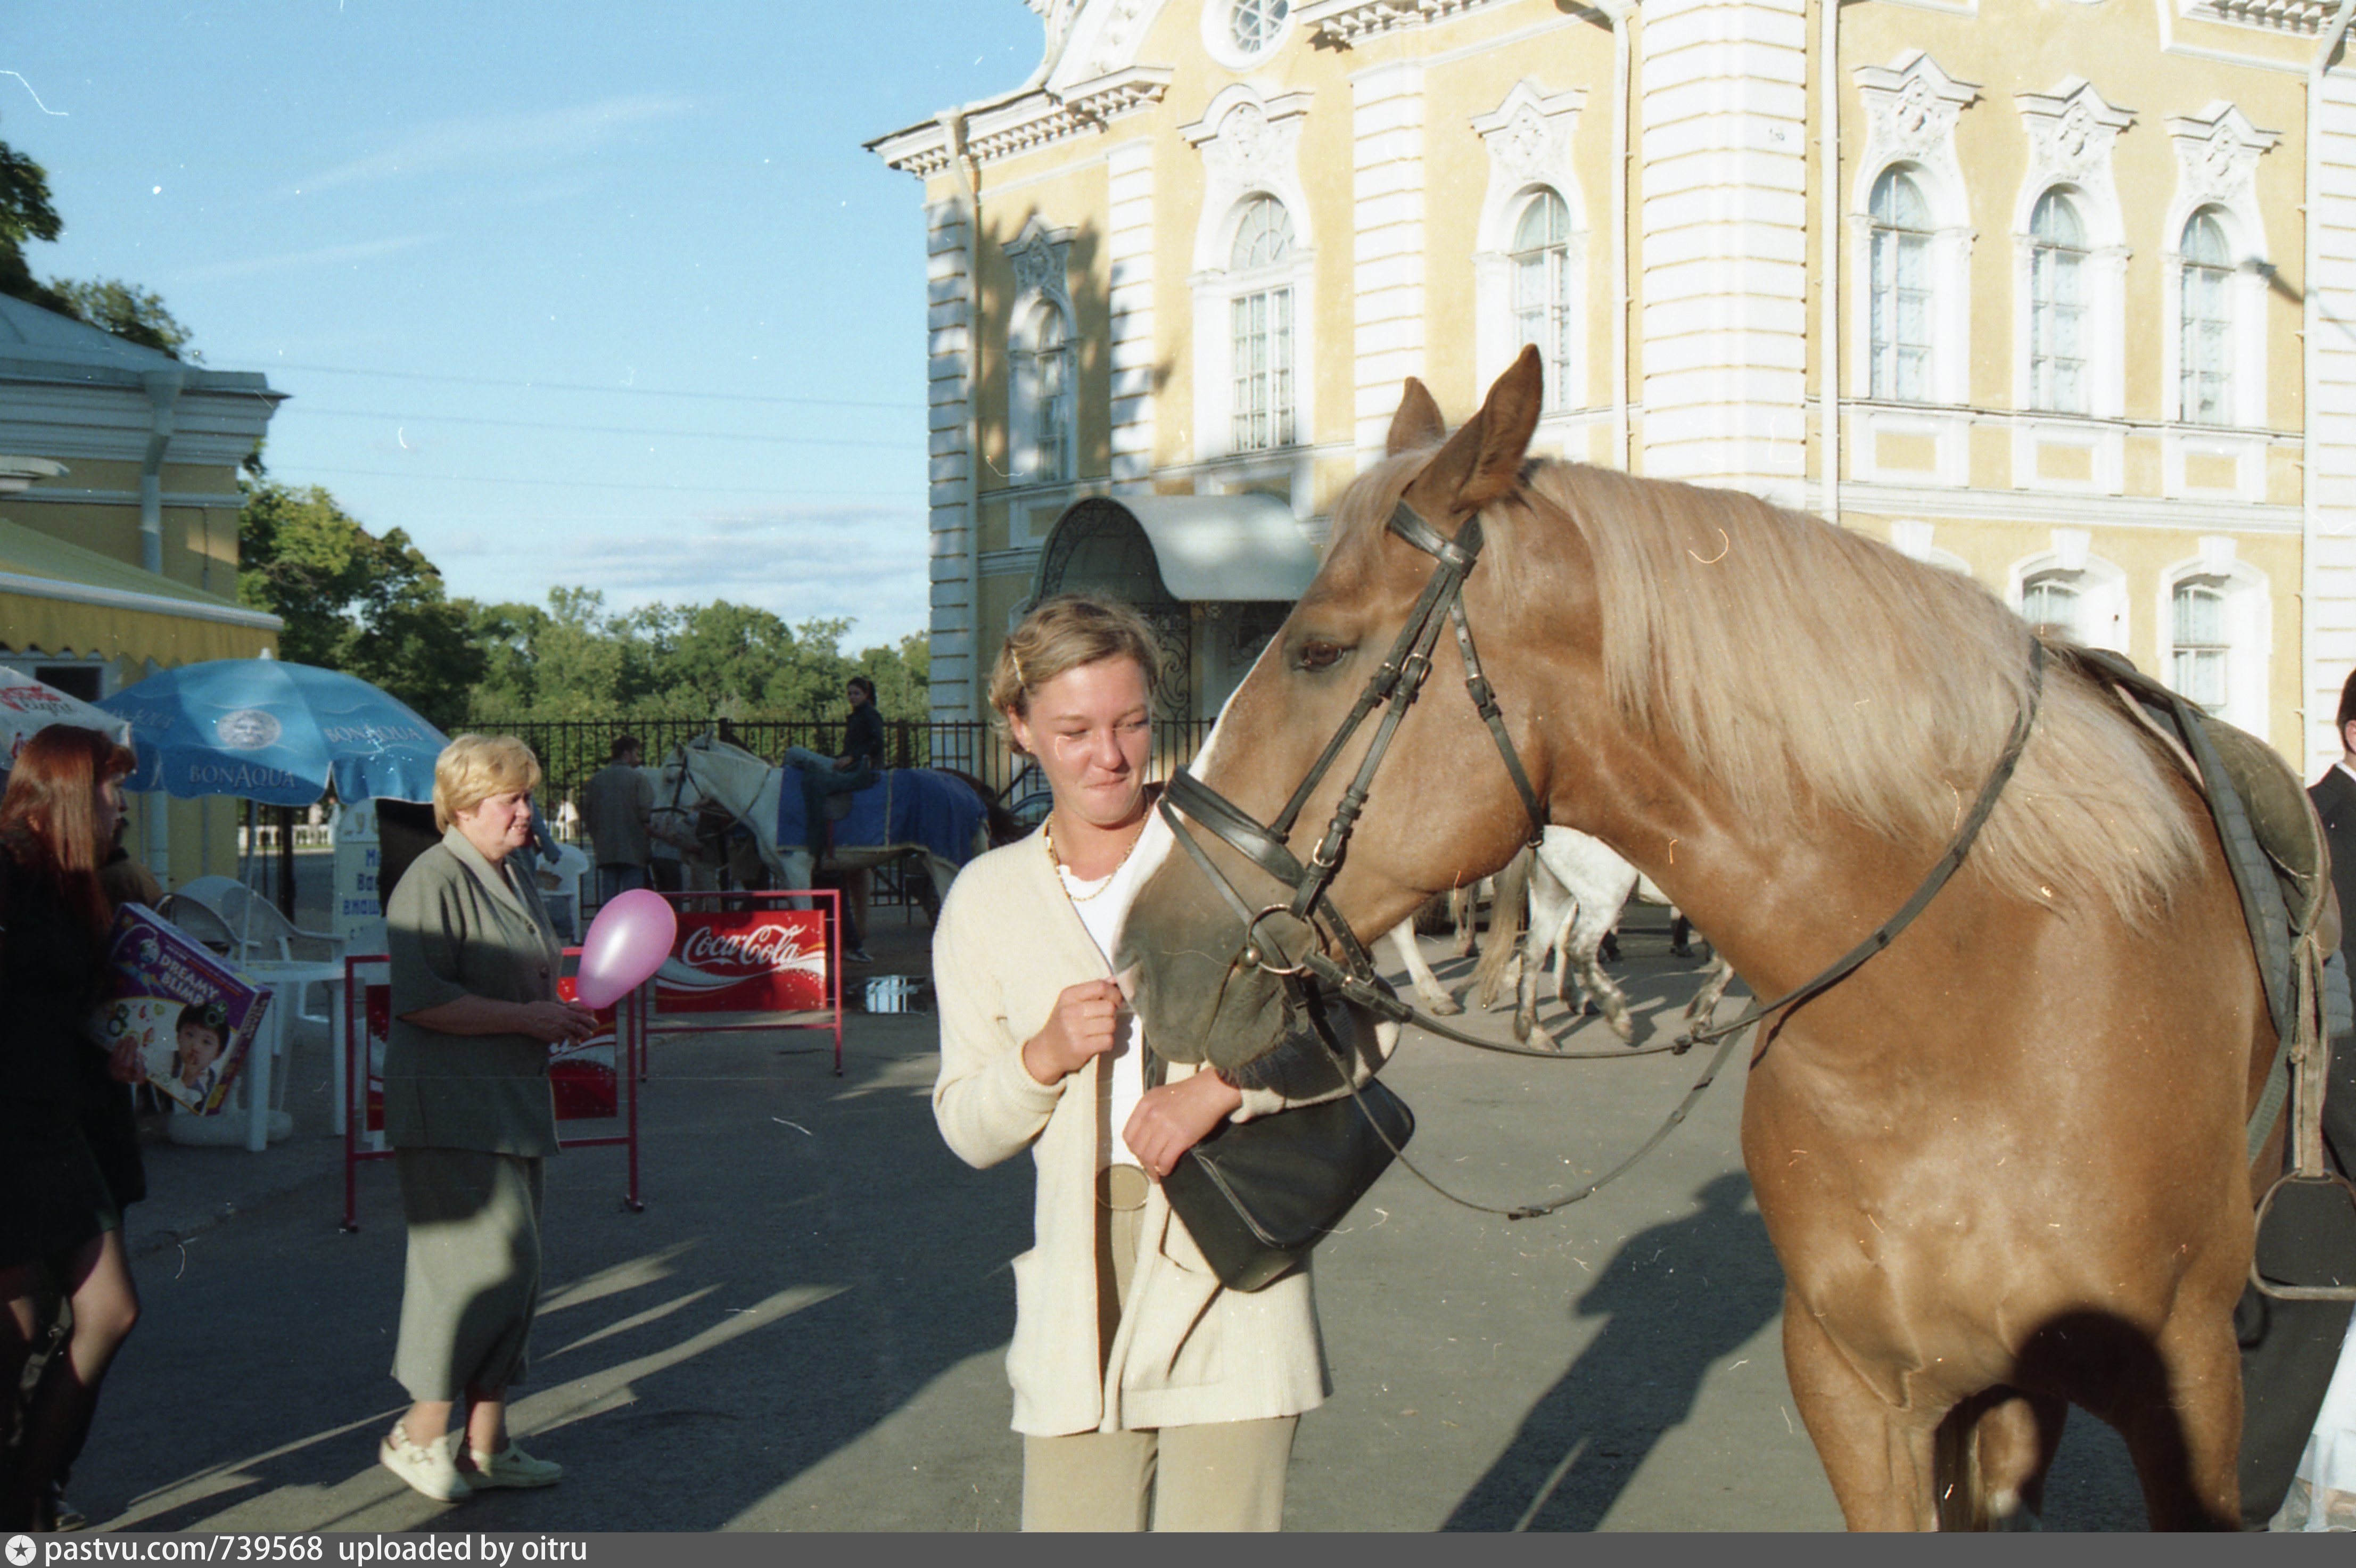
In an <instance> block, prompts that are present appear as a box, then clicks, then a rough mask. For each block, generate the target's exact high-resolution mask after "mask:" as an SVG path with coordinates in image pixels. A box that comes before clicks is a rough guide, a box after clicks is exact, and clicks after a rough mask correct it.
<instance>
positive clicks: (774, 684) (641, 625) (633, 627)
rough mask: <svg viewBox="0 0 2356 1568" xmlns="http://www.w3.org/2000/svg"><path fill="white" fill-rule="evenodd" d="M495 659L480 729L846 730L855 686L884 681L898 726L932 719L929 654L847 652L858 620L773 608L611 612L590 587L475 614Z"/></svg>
mask: <svg viewBox="0 0 2356 1568" xmlns="http://www.w3.org/2000/svg"><path fill="white" fill-rule="evenodd" d="M472 615H473V630H474V635H475V637H476V638H477V642H478V643H479V644H480V645H481V646H482V648H483V650H484V652H485V654H486V656H487V667H486V669H485V671H484V674H483V677H482V680H481V682H480V683H479V684H478V685H477V687H476V688H475V693H474V699H473V702H472V704H471V708H470V714H471V716H472V718H473V720H475V721H477V722H488V721H491V720H504V721H509V722H520V721H525V720H559V719H595V720H609V719H619V718H624V717H627V718H632V719H663V718H671V719H695V720H704V719H713V718H727V719H734V720H751V719H782V720H841V717H842V715H843V712H844V710H845V706H846V705H845V703H844V701H843V698H842V686H843V682H844V681H845V680H847V679H849V678H850V677H851V676H853V675H859V674H864V675H866V676H867V677H869V678H870V679H872V680H873V681H874V682H875V692H876V706H877V707H878V708H879V709H881V710H882V712H883V717H884V718H885V719H886V720H895V719H909V720H919V721H921V720H924V719H925V718H926V709H927V703H928V701H929V699H928V697H927V695H926V688H925V681H926V666H925V656H926V649H925V644H924V639H923V638H921V637H907V638H903V639H902V640H901V643H900V645H898V646H897V647H876V648H869V649H867V650H865V651H864V652H862V653H861V654H860V655H859V656H857V657H855V658H854V657H851V656H847V655H845V654H844V653H843V652H842V651H841V642H842V638H843V636H844V635H845V634H846V633H848V632H849V631H850V629H851V623H850V622H849V621H846V620H840V619H831V618H819V619H812V620H807V621H804V622H802V623H801V624H799V625H789V624H787V623H786V621H785V620H784V619H783V618H782V617H780V616H777V615H774V614H772V613H769V612H768V611H766V610H758V609H755V608H752V607H751V606H749V605H744V604H731V603H727V602H726V601H724V600H716V601H714V602H712V603H709V604H678V605H673V604H651V605H648V606H647V607H646V608H645V609H642V610H636V611H631V612H627V613H620V612H611V611H608V610H607V609H606V607H605V595H603V594H602V593H598V592H594V591H593V590H590V589H585V588H557V589H552V590H551V591H550V592H549V595H548V605H547V607H546V608H545V609H542V608H540V607H538V606H536V605H530V604H493V605H480V606H474V607H472Z"/></svg>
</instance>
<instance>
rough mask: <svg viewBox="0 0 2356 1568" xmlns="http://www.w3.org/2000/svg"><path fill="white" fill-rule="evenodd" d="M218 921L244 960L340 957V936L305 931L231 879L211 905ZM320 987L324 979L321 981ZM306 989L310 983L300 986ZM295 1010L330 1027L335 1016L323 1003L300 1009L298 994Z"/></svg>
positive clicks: (335, 961) (313, 961)
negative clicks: (316, 1008) (234, 940)
mask: <svg viewBox="0 0 2356 1568" xmlns="http://www.w3.org/2000/svg"><path fill="white" fill-rule="evenodd" d="M214 907H215V908H216V910H218V912H220V919H221V923H222V924H223V925H225V926H227V927H228V928H229V930H230V932H231V933H233V934H234V935H235V936H236V937H237V939H238V940H239V942H240V943H241V946H242V952H241V955H240V957H241V961H242V962H244V963H248V964H341V963H342V962H343V961H344V941H343V938H341V937H339V936H337V935H335V934H333V933H329V932H325V931H305V930H304V929H303V928H302V927H301V926H298V925H296V924H295V923H294V922H293V921H291V920H288V919H287V918H286V917H285V916H284V914H282V913H280V912H279V909H278V906H277V905H276V904H274V903H272V902H271V901H269V900H267V899H264V898H258V897H256V896H255V895H254V894H253V893H252V891H249V890H248V889H246V888H243V887H241V886H239V885H237V884H236V883H234V882H232V883H230V891H229V892H228V894H226V895H225V896H224V897H223V898H222V899H221V901H220V903H218V904H217V905H215V906H214ZM321 984H322V985H323V987H324V982H322V983H321ZM302 989H303V990H304V991H305V992H306V993H307V992H308V991H309V989H310V987H307V986H305V987H302ZM296 1014H297V1016H298V1017H300V1018H301V1019H303V1021H304V1022H305V1023H315V1024H323V1025H327V1026H328V1027H330V1028H332V1027H333V1026H334V1022H335V1020H334V1019H332V1018H331V1017H329V1016H328V1011H327V1007H326V1006H324V1005H323V1006H322V1007H321V1008H320V1010H319V1011H317V1012H316V1013H312V1012H303V1011H302V1010H301V1005H300V1000H299V998H298V999H297V1003H296Z"/></svg>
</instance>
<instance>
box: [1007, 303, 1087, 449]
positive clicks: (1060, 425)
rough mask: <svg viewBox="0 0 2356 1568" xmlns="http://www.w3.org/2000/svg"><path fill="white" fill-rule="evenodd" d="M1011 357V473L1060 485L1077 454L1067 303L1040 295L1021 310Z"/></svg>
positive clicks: (1014, 334)
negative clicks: (1073, 429) (1012, 471)
mask: <svg viewBox="0 0 2356 1568" xmlns="http://www.w3.org/2000/svg"><path fill="white" fill-rule="evenodd" d="M1008 357H1009V359H1010V360H1011V362H1012V364H1011V368H1012V378H1011V379H1010V382H1009V387H1008V393H1009V396H1008V405H1009V406H1008V408H1007V426H1008V434H1009V436H1010V438H1011V443H1012V449H1013V453H1012V455H1013V470H1014V473H1013V477H1014V479H1015V480H1016V482H1017V483H1020V484H1029V485H1055V484H1061V483H1063V482H1064V481H1066V480H1068V479H1070V478H1071V477H1072V468H1073V457H1074V455H1075V453H1074V444H1075V443H1074V442H1073V431H1072V421H1073V398H1072V385H1073V374H1072V343H1071V328H1070V325H1069V324H1068V323H1067V322H1066V320H1065V319H1064V312H1063V307H1062V306H1061V305H1059V304H1057V303H1056V302H1055V301H1054V300H1053V299H1042V300H1040V301H1039V302H1038V303H1037V304H1034V305H1033V306H1032V308H1031V309H1030V311H1029V312H1027V313H1025V314H1023V315H1019V316H1018V318H1017V320H1016V323H1015V331H1014V333H1013V334H1012V338H1011V341H1010V342H1009V344H1008Z"/></svg>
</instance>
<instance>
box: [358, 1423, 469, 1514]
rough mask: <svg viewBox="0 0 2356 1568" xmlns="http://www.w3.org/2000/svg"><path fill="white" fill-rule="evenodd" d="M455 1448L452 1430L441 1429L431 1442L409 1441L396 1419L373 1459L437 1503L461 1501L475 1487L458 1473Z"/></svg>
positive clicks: (455, 1437)
mask: <svg viewBox="0 0 2356 1568" xmlns="http://www.w3.org/2000/svg"><path fill="white" fill-rule="evenodd" d="M457 1447H458V1435H457V1434H456V1433H455V1432H445V1433H444V1434H443V1435H441V1436H440V1437H437V1438H435V1439H434V1441H433V1442H431V1443H425V1444H417V1443H412V1442H411V1441H410V1440H409V1431H408V1429H407V1428H406V1427H404V1426H402V1424H401V1423H400V1422H398V1421H396V1422H394V1423H393V1424H392V1430H391V1432H388V1433H386V1434H385V1437H384V1441H383V1442H382V1443H381V1444H379V1445H377V1451H376V1462H377V1463H378V1464H380V1465H382V1466H383V1467H385V1468H386V1469H388V1470H391V1472H392V1473H393V1474H394V1475H396V1476H399V1477H401V1478H402V1480H404V1481H406V1482H408V1483H409V1488H410V1489H411V1490H412V1491H414V1492H417V1493H419V1494H421V1495H423V1496H424V1497H429V1498H432V1499H434V1501H435V1502H437V1503H455V1502H463V1501H465V1500H466V1499H468V1498H470V1497H472V1496H474V1495H475V1488H472V1487H470V1486H468V1485H467V1484H466V1477H464V1476H462V1475H460V1474H459V1473H458V1464H457V1460H456V1458H455V1454H456V1451H457Z"/></svg>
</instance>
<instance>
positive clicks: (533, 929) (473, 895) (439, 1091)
mask: <svg viewBox="0 0 2356 1568" xmlns="http://www.w3.org/2000/svg"><path fill="white" fill-rule="evenodd" d="M510 873H512V874H510ZM385 927H386V938H387V944H388V945H389V947H390V949H391V955H392V1036H391V1040H388V1041H387V1042H386V1045H385V1052H384V1130H385V1137H386V1139H387V1141H388V1142H390V1143H391V1144H392V1146H393V1147H396V1148H467V1149H482V1150H486V1151H487V1152H489V1153H492V1154H512V1155H524V1156H542V1155H552V1154H554V1153H555V1152H556V1107H555V1103H554V1101H553V1099H552V1096H551V1095H550V1093H549V1087H548V1045H547V1042H546V1041H544V1040H534V1039H532V1038H531V1037H530V1035H522V1034H482V1035H461V1034H444V1033H443V1032H442V1031H441V1030H439V1029H427V1028H425V1027H424V1026H423V1025H421V1024H415V1023H411V1022H409V1021H408V1020H407V1019H406V1017H405V1016H404V1015H406V1014H410V1013H415V1012H423V1011H424V1010H425V1009H427V1008H435V1007H439V1006H441V1005H442V1004H443V1003H444V1002H452V1001H455V1000H457V999H458V998H459V997H466V996H476V997H487V998H489V999H490V1000H492V1001H495V1002H545V1001H551V1000H553V999H554V998H555V997H556V981H557V976H558V974H559V962H560V960H561V959H562V955H563V949H562V947H560V946H559V945H558V944H557V941H556V931H555V928H554V927H553V926H552V925H550V924H549V922H548V912H547V911H546V910H544V909H543V908H541V901H540V891H539V889H537V888H536V887H534V886H533V885H532V878H531V877H530V875H529V874H527V873H526V872H525V871H524V870H523V869H522V867H521V865H520V864H519V862H518V860H517V859H516V858H515V857H513V856H509V858H508V859H507V860H506V861H505V862H503V863H502V864H500V865H497V866H495V865H493V864H492V863H491V862H490V861H488V860H487V859H484V858H483V855H482V852H481V851H480V850H478V849H477V848H475V847H474V846H473V845H472V844H469V843H468V842H466V836H465V835H464V834H462V833H460V832H459V831H458V830H457V829H456V828H455V827H453V828H451V829H450V830H449V831H448V832H447V833H445V834H444V835H443V836H442V842H441V843H439V844H437V845H435V846H434V848H431V849H428V850H426V851H425V853H423V855H420V856H419V857H418V858H417V859H416V860H415V861H414V862H412V864H411V866H410V868H409V869H408V871H407V872H405V873H404V874H403V875H402V879H401V883H400V885H399V886H398V887H396V888H394V889H393V891H392V901H391V905H390V906H389V907H388V908H387V909H386V911H385Z"/></svg>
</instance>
